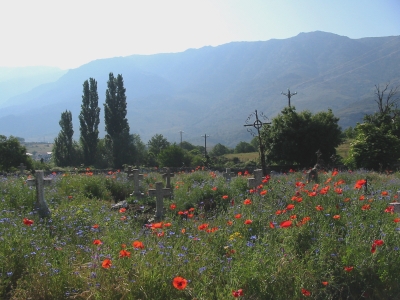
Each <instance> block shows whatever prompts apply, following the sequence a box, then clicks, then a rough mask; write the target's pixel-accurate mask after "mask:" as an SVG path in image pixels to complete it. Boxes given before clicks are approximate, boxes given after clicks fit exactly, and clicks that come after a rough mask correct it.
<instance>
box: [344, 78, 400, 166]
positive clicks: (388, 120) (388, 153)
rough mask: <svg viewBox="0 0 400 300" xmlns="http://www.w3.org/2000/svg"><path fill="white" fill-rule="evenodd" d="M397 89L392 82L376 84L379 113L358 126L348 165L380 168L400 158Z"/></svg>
mask: <svg viewBox="0 0 400 300" xmlns="http://www.w3.org/2000/svg"><path fill="white" fill-rule="evenodd" d="M399 87H400V86H397V87H390V83H387V84H385V85H384V86H383V87H381V86H379V85H375V97H376V99H375V102H376V103H377V105H378V111H377V112H376V113H374V114H371V115H365V116H364V123H362V124H357V126H356V127H355V134H356V136H355V138H354V141H353V143H351V144H350V151H349V157H348V158H347V160H346V164H347V165H348V166H351V167H353V168H367V169H375V170H378V169H381V168H382V167H385V168H386V167H388V166H389V165H390V164H392V163H396V162H397V161H398V159H399V158H400V154H399V149H400V118H398V115H399V113H400V111H399V110H398V109H397V102H398V100H399V98H398V97H397V94H398V89H399Z"/></svg>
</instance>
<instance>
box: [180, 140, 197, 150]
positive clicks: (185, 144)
mask: <svg viewBox="0 0 400 300" xmlns="http://www.w3.org/2000/svg"><path fill="white" fill-rule="evenodd" d="M180 146H181V148H182V149H184V150H187V151H190V150H193V149H196V146H195V145H193V144H191V143H189V142H187V141H183V142H182V143H181V144H180Z"/></svg>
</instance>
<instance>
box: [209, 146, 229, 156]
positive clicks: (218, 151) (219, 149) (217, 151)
mask: <svg viewBox="0 0 400 300" xmlns="http://www.w3.org/2000/svg"><path fill="white" fill-rule="evenodd" d="M228 153H231V150H230V149H229V148H228V147H226V146H224V145H222V144H221V143H218V144H216V145H215V146H214V147H213V148H212V150H211V151H210V153H209V154H210V156H221V155H224V154H228Z"/></svg>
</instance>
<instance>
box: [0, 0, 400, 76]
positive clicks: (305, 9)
mask: <svg viewBox="0 0 400 300" xmlns="http://www.w3.org/2000/svg"><path fill="white" fill-rule="evenodd" d="M399 16H400V1H398V0H379V1H372V0H351V1H349V0H336V1H321V0H252V1H239V0H193V1H190V0H168V1H166V0H160V1H151V0H141V1H136V0H133V1H132V0H131V1H126V0H114V1H102V0H100V1H92V0H90V1H86V0H79V1H76V0H69V1H55V0H35V1H32V0H21V1H18V0H14V1H1V3H0V32H1V48H0V66H12V67H16V66H39V65H42V66H56V67H60V68H62V69H70V68H76V67H79V66H81V65H83V64H85V63H88V62H90V61H92V60H96V59H101V58H109V57H117V56H128V55H132V54H154V53H169V52H181V51H185V50H186V49H189V48H201V47H204V46H209V45H211V46H217V45H221V44H225V43H229V42H232V41H259V40H262V41H265V40H269V39H285V38H290V37H293V36H296V35H297V34H299V33H300V32H311V31H317V30H320V31H326V32H331V33H335V34H339V35H343V36H347V37H350V38H362V37H379V36H392V35H400V18H399Z"/></svg>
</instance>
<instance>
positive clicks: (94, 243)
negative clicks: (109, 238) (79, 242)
mask: <svg viewBox="0 0 400 300" xmlns="http://www.w3.org/2000/svg"><path fill="white" fill-rule="evenodd" d="M101 244H103V242H102V241H100V240H94V241H93V245H101Z"/></svg>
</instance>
